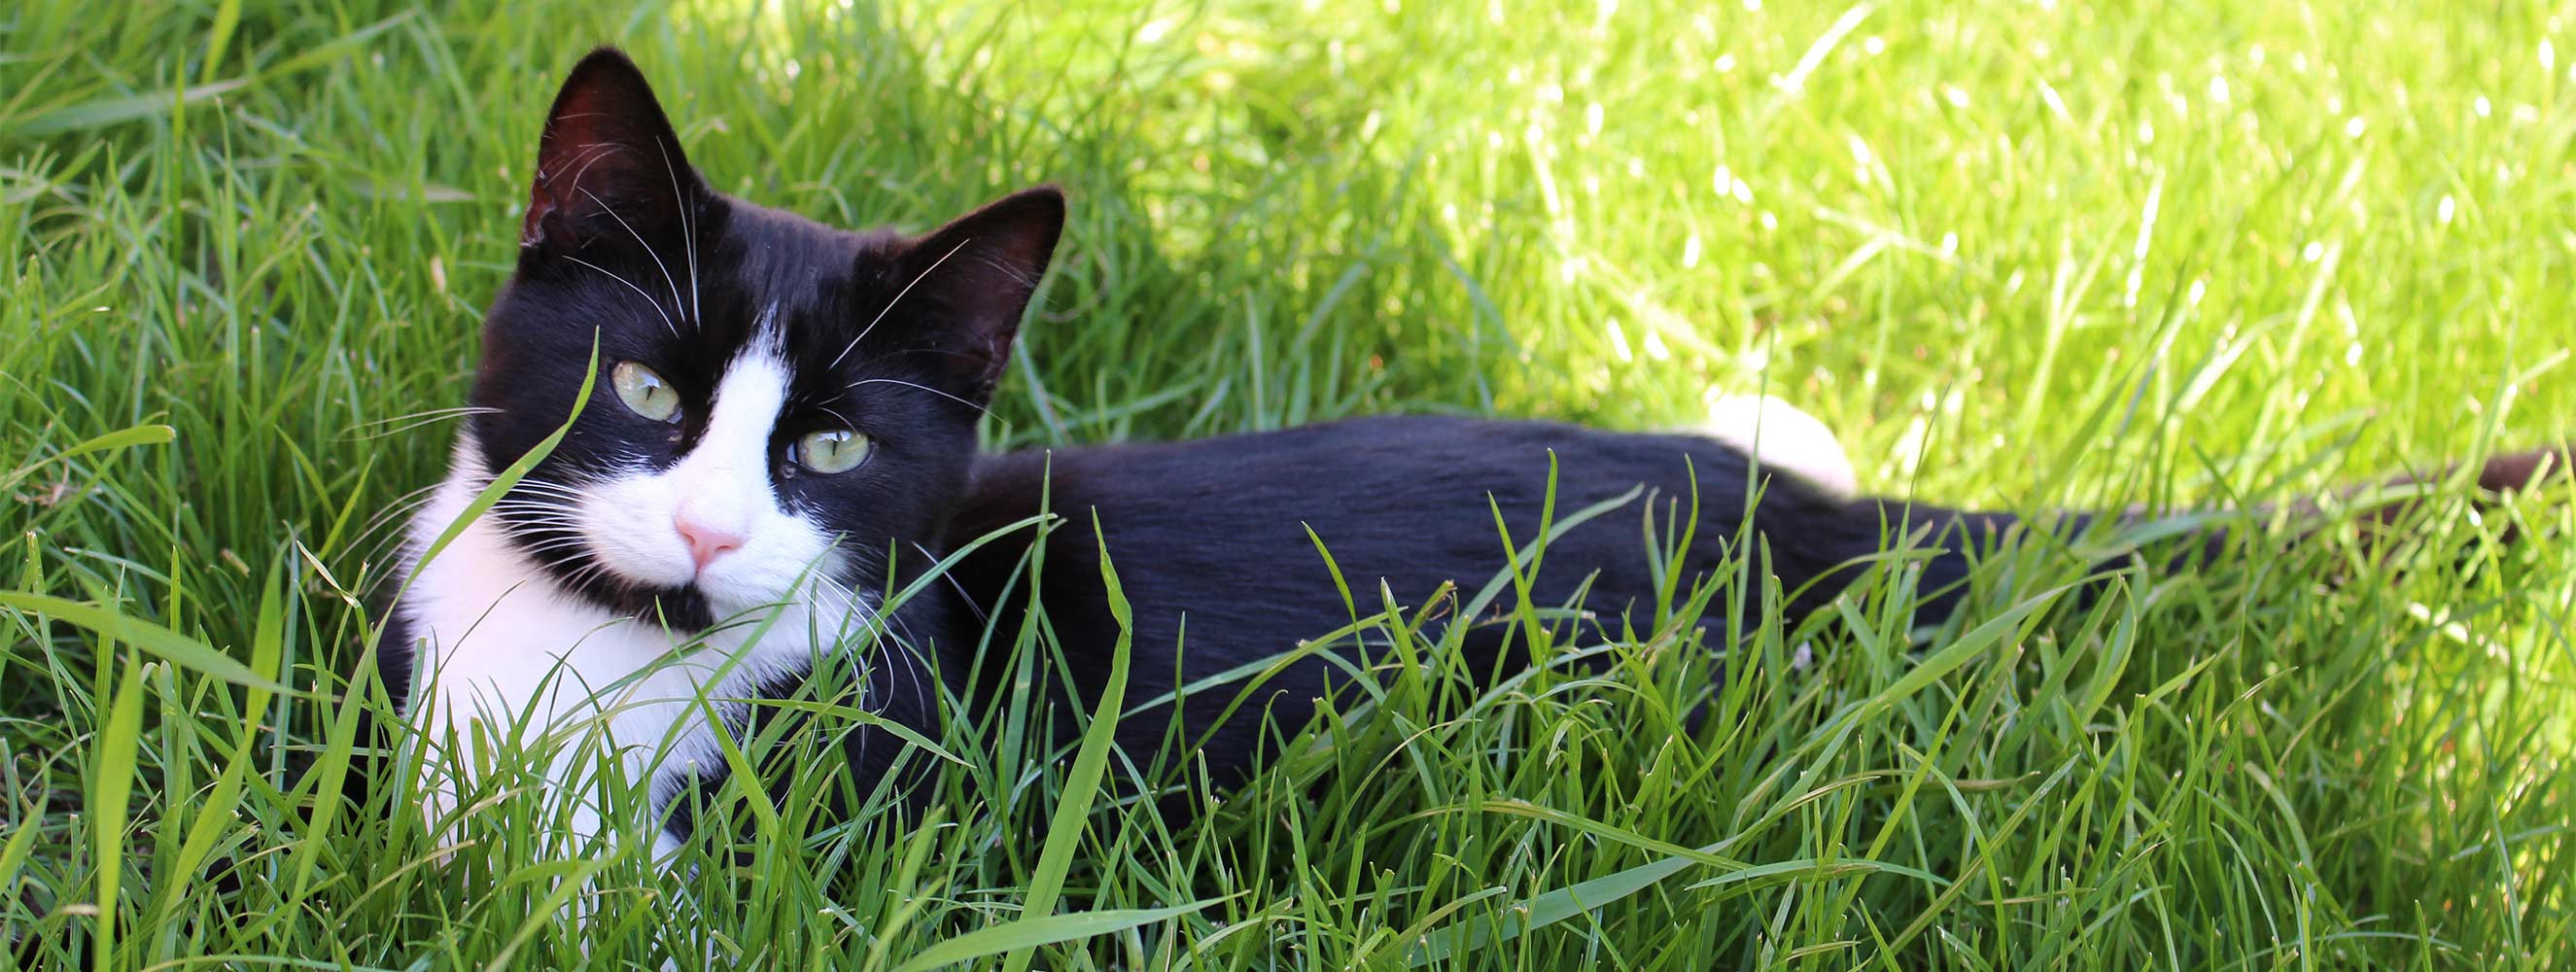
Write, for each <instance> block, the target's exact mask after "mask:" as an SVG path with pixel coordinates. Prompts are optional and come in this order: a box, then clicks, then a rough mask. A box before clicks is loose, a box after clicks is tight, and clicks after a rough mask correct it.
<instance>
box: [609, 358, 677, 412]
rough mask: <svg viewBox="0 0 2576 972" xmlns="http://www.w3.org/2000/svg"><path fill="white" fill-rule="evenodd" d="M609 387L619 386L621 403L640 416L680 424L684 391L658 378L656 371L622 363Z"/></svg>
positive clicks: (611, 375) (611, 377) (616, 369)
mask: <svg viewBox="0 0 2576 972" xmlns="http://www.w3.org/2000/svg"><path fill="white" fill-rule="evenodd" d="M608 383H609V384H611V385H615V386H617V400H618V401H621V402H625V403H626V408H627V410H629V411H632V412H634V413H635V414H637V415H641V416H644V417H645V418H648V419H652V420H653V421H656V422H677V421H679V420H680V391H679V389H676V388H673V387H671V383H670V382H667V381H663V380H662V376H660V375H657V374H654V373H653V369H651V368H647V367H644V366H643V365H640V364H636V363H635V362H632V361H620V362H618V363H617V367H616V368H615V369H613V370H611V371H609V373H608Z"/></svg>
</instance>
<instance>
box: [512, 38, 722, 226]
mask: <svg viewBox="0 0 2576 972" xmlns="http://www.w3.org/2000/svg"><path fill="white" fill-rule="evenodd" d="M701 192H703V190H702V189H701V188H700V186H699V182H698V176H697V171H696V170H694V169H691V168H689V162H688V159H687V158H686V157H684V156H682V155H681V154H680V139H679V136H678V135H677V134H675V133H673V132H672V131H671V122H670V119H668V118H665V117H664V116H663V115H662V104H661V102H659V101H657V100H655V99H654V97H653V88H652V86H651V85H649V84H646V83H645V81H644V72H642V71H639V70H637V69H636V67H635V62H633V61H630V60H627V59H626V55H624V54H622V53H619V52H618V51H617V49H615V48H610V47H603V48H600V49H598V50H595V51H592V52H590V55H589V56H587V57H584V58H582V59H581V63H580V64H577V65H574V66H573V69H572V75H571V76H570V77H567V78H565V79H564V84H563V90H562V91H560V92H557V93H556V94H555V103H554V108H553V109H552V110H550V111H548V112H547V113H546V129H545V134H544V135H543V136H541V137H540V138H539V139H538V142H537V172H536V178H535V179H534V181H533V182H532V184H531V185H530V187H529V191H528V215H527V219H526V221H525V222H524V223H522V224H521V226H520V229H519V245H521V246H523V247H525V246H536V245H538V244H540V243H546V244H554V245H559V246H570V247H580V246H587V245H589V244H590V243H591V242H593V241H595V240H600V239H614V240H631V241H636V242H642V241H645V240H657V242H658V238H657V236H656V234H667V233H668V232H669V231H671V230H672V229H674V228H676V227H678V226H679V225H680V219H681V217H682V216H683V214H684V213H685V212H686V211H687V207H689V206H691V205H693V204H694V203H695V202H696V200H697V199H698V198H699V194H700V193H701ZM653 245H656V244H655V243H646V246H647V247H651V246H653Z"/></svg>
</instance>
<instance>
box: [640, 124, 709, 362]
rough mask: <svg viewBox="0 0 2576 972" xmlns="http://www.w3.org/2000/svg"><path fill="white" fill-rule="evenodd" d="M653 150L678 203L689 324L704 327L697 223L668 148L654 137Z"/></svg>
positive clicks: (673, 297) (677, 297)
mask: <svg viewBox="0 0 2576 972" xmlns="http://www.w3.org/2000/svg"><path fill="white" fill-rule="evenodd" d="M653 151H655V152H659V153H661V155H662V174H663V175H665V176H668V177H670V180H671V198H672V199H674V200H677V201H678V202H679V204H680V255H681V256H683V257H686V258H688V261H689V326H690V327H705V326H706V324H707V319H706V318H705V317H703V316H701V315H699V313H698V224H697V222H696V220H694V219H691V218H690V214H689V210H690V208H691V207H690V205H689V203H690V200H689V199H688V198H687V194H686V193H683V192H681V191H680V170H679V168H678V167H676V166H673V165H672V164H671V152H670V150H669V149H666V148H663V147H662V140H661V139H659V138H656V139H654V140H653ZM671 300H672V302H673V303H678V302H679V295H678V294H673V295H672V297H671Z"/></svg>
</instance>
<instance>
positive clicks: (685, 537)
mask: <svg viewBox="0 0 2576 972" xmlns="http://www.w3.org/2000/svg"><path fill="white" fill-rule="evenodd" d="M671 526H672V527H673V528H675V529H677V530H679V531H680V542H682V543H685V544H688V545H689V559H690V560H693V561H696V562H697V565H698V570H699V571H701V572H703V571H705V570H706V569H707V565H708V564H712V563H715V562H716V558H718V557H722V556H724V555H726V554H728V553H732V552H734V551H736V550H740V549H742V536H741V535H740V534H735V533H727V532H725V531H723V530H717V529H713V528H711V527H708V526H706V525H704V524H700V523H696V522H693V521H691V520H690V519H689V518H688V517H685V516H675V517H672V518H671Z"/></svg>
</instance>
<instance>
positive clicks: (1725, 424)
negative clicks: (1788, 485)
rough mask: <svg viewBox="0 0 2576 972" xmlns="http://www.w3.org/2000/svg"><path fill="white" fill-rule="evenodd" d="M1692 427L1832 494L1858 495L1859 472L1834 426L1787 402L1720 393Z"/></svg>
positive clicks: (1766, 396)
mask: <svg viewBox="0 0 2576 972" xmlns="http://www.w3.org/2000/svg"><path fill="white" fill-rule="evenodd" d="M1695 431H1697V432H1699V434H1701V435H1705V436H1708V437H1709V438H1712V439H1716V440H1717V441H1719V442H1723V443H1726V444H1727V445H1730V446H1734V447H1735V448H1737V449H1740V450H1743V452H1744V454H1746V455H1749V456H1752V457H1754V458H1755V459H1756V460H1757V461H1759V462H1760V463H1761V464H1762V465H1764V466H1766V467H1769V468H1772V469H1777V470H1781V471H1784V472H1787V473H1789V474H1790V475H1793V476H1796V477H1798V478H1799V479H1802V480H1805V481H1807V482H1808V483H1809V484H1811V485H1814V486H1816V487H1818V488H1820V489H1823V490H1824V491H1826V492H1827V493H1830V494H1832V495H1834V496H1837V497H1841V498H1844V499H1850V498H1852V497H1855V496H1859V495H1860V476H1859V475H1858V474H1856V473H1855V472H1853V470H1852V462H1851V456H1850V455H1848V454H1846V453H1844V452H1843V446H1842V443H1841V442H1838V441H1835V439H1834V432H1833V430H1832V429H1829V428H1826V427H1825V423H1823V422H1820V421H1817V419H1816V417H1815V416H1813V415H1809V414H1807V413H1805V412H1802V411H1799V410H1798V409H1797V407H1795V406H1793V405H1790V404H1789V403H1788V402H1784V401H1781V400H1779V399H1777V398H1773V397H1771V396H1769V395H1724V396H1719V397H1717V398H1716V399H1714V400H1713V401H1711V402H1710V403H1709V406H1708V418H1707V420H1706V421H1705V422H1703V423H1702V424H1701V425H1700V427H1699V428H1698V429H1696V430H1695Z"/></svg>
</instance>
